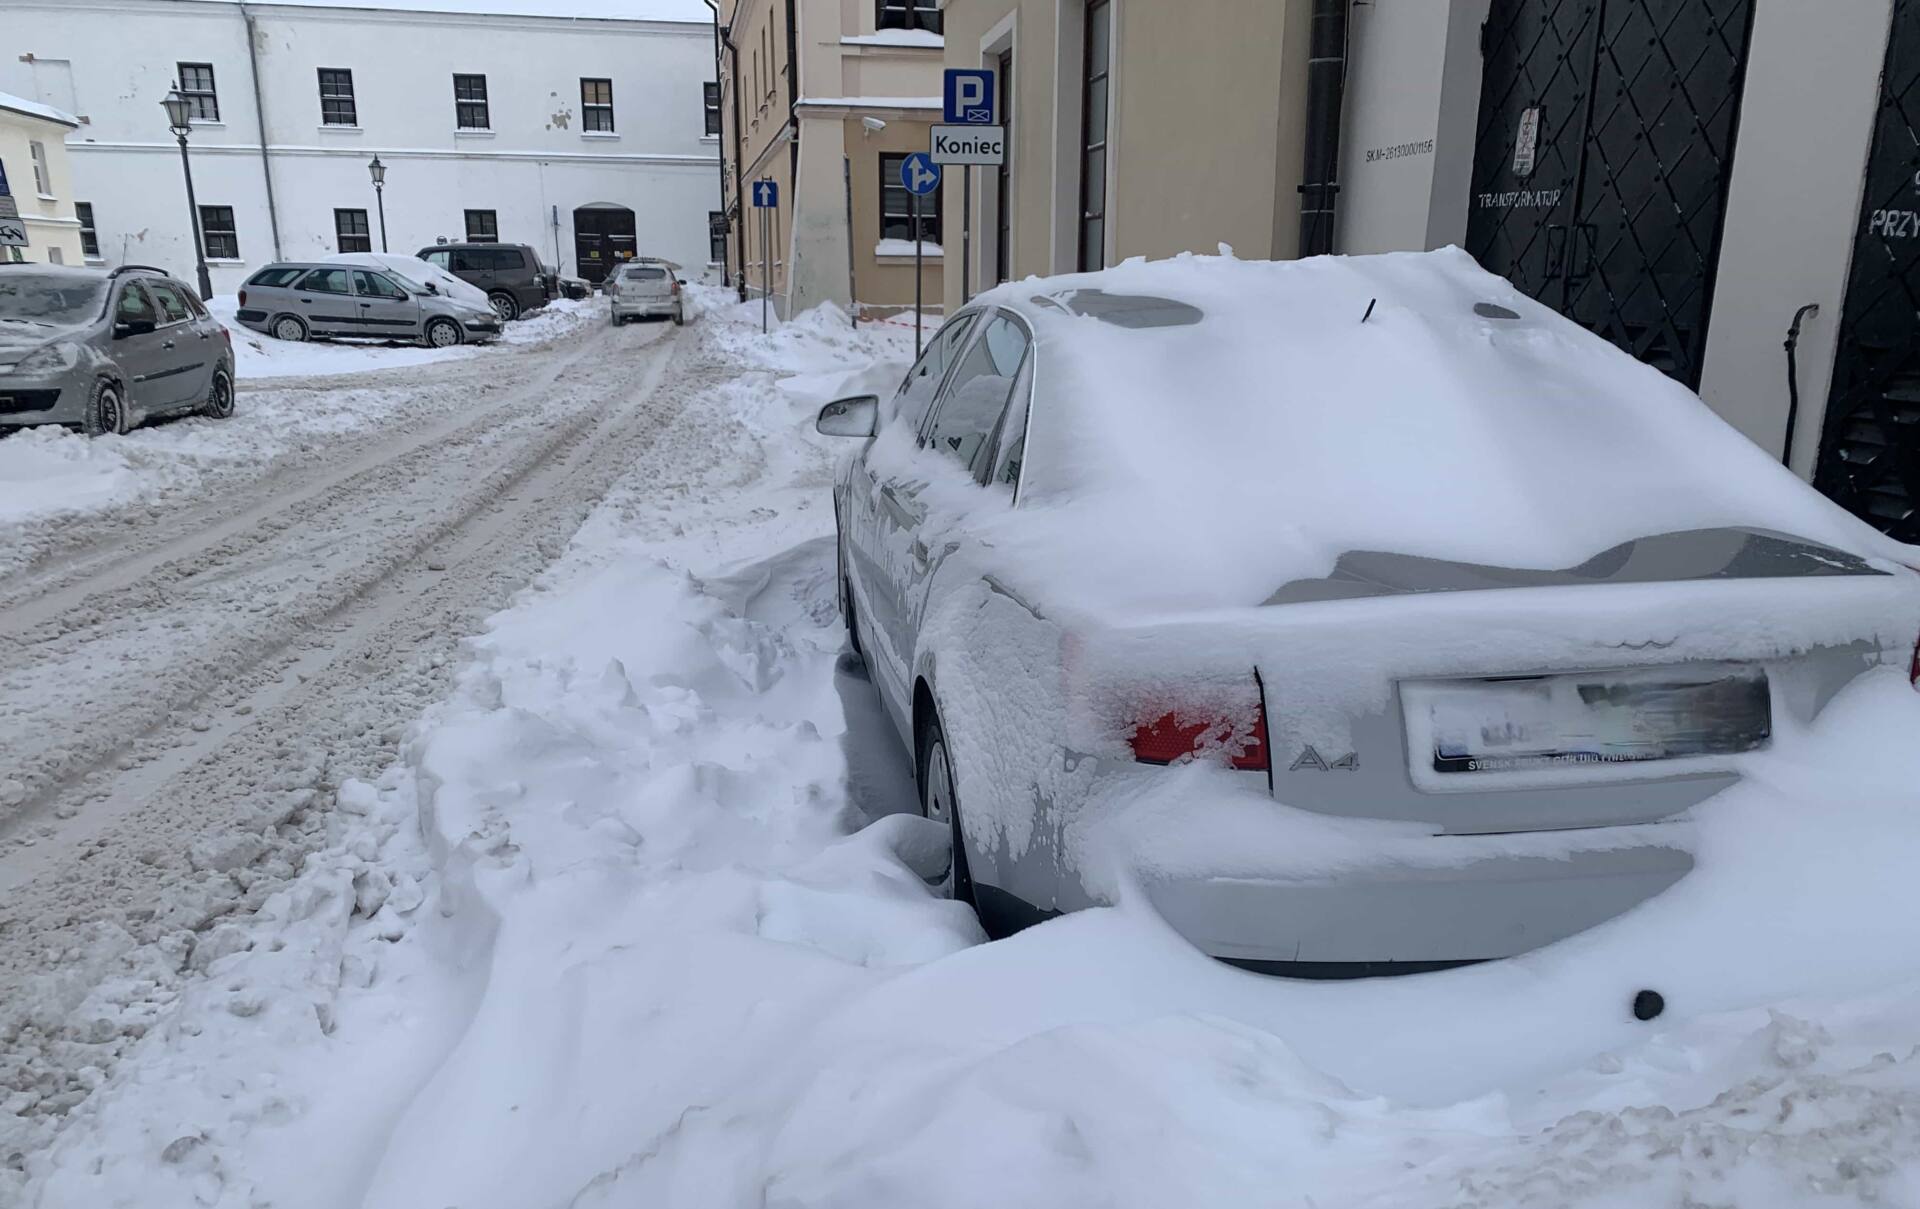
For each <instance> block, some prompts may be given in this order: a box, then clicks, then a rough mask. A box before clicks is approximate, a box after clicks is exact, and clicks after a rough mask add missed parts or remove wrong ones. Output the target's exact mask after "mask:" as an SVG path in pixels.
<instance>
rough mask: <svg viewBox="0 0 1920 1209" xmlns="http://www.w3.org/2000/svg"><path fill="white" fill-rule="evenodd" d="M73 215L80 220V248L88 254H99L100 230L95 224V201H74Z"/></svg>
mask: <svg viewBox="0 0 1920 1209" xmlns="http://www.w3.org/2000/svg"><path fill="white" fill-rule="evenodd" d="M73 216H74V217H75V218H77V219H79V220H80V250H81V251H82V252H85V253H86V254H87V255H88V256H96V257H97V256H99V255H100V232H99V231H98V230H96V229H95V228H94V225H93V203H92V202H75V203H73Z"/></svg>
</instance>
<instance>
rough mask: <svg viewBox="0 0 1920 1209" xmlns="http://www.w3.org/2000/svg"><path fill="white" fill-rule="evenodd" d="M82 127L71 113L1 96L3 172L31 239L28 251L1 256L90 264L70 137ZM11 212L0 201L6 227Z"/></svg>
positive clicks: (0, 221) (7, 250)
mask: <svg viewBox="0 0 1920 1209" xmlns="http://www.w3.org/2000/svg"><path fill="white" fill-rule="evenodd" d="M79 128H80V119H79V118H76V117H74V116H73V115H71V114H67V113H62V112H61V111H59V110H58V109H55V108H53V107H52V106H50V105H42V104H41V103H40V102H38V101H29V100H26V99H24V98H22V97H16V96H14V95H12V94H11V93H4V92H0V173H4V174H5V177H6V180H7V185H8V188H10V189H11V190H12V192H13V199H12V200H13V207H14V208H15V209H17V210H18V211H19V221H20V225H21V226H22V227H24V229H25V231H26V236H27V246H26V247H24V248H22V247H0V257H4V258H6V259H8V260H14V261H20V260H30V261H39V262H43V263H47V264H82V263H84V262H85V259H86V255H87V254H86V252H85V251H84V250H83V246H82V243H83V241H82V236H83V229H82V227H81V224H80V219H79V217H78V215H77V214H76V212H75V206H74V201H73V174H72V173H71V172H69V171H68V170H67V134H68V132H69V131H73V130H78V129H79ZM6 209H7V205H6V203H5V202H4V201H0V225H6V224H7V223H8V219H7V218H6V217H5V215H6ZM86 234H88V235H90V234H91V233H90V232H86Z"/></svg>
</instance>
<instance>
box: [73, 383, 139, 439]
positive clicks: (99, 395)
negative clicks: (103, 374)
mask: <svg viewBox="0 0 1920 1209" xmlns="http://www.w3.org/2000/svg"><path fill="white" fill-rule="evenodd" d="M131 415H132V413H131V412H129V411H128V410H127V396H126V394H125V393H124V392H122V391H121V389H120V385H119V383H117V382H114V381H112V380H110V379H107V378H101V379H99V380H98V381H96V382H95V383H94V384H93V393H92V394H90V395H88V396H87V410H86V413H85V414H84V415H83V416H82V417H81V423H80V426H81V428H82V429H84V430H85V431H86V434H87V435H88V436H90V437H100V436H105V435H107V434H108V433H115V434H119V433H124V432H126V431H127V430H128V429H130V428H132V427H133V425H132V423H130V422H129V417H130V416H131Z"/></svg>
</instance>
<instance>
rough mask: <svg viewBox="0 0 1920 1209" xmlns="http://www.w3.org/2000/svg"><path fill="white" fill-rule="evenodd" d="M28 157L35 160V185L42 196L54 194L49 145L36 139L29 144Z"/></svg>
mask: <svg viewBox="0 0 1920 1209" xmlns="http://www.w3.org/2000/svg"><path fill="white" fill-rule="evenodd" d="M27 158H29V159H31V160H32V161H33V187H34V190H35V192H37V193H39V194H40V196H41V197H52V196H53V173H52V171H50V170H49V169H48V168H47V145H46V144H45V143H42V142H39V141H34V142H31V143H28V144H27Z"/></svg>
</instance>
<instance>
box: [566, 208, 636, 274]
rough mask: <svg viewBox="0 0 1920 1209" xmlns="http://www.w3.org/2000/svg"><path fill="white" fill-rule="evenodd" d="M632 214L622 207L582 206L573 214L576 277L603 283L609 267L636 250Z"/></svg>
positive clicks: (630, 255)
mask: <svg viewBox="0 0 1920 1209" xmlns="http://www.w3.org/2000/svg"><path fill="white" fill-rule="evenodd" d="M635 230H636V226H635V224H634V218H633V211H631V210H629V209H627V208H625V207H624V206H582V207H580V208H579V209H578V210H575V211H574V212H573V260H574V264H575V266H576V267H577V268H578V269H579V271H580V276H581V277H582V278H583V279H585V280H587V281H591V282H594V283H596V284H597V283H599V282H601V281H605V280H606V277H607V274H608V273H610V272H612V271H613V267H614V266H615V265H616V264H618V263H620V262H621V261H623V260H628V259H631V258H632V257H633V255H634V252H635V250H636V244H635V238H634V233H635Z"/></svg>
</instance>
